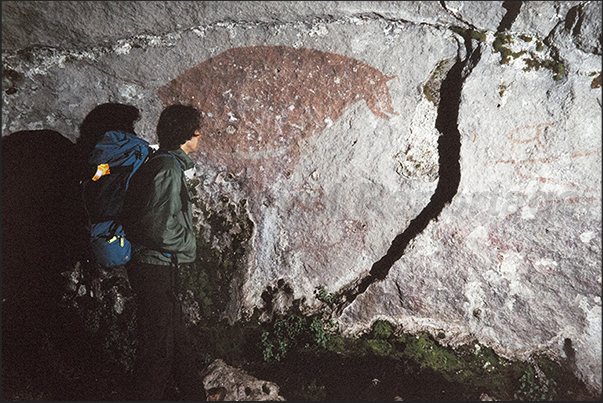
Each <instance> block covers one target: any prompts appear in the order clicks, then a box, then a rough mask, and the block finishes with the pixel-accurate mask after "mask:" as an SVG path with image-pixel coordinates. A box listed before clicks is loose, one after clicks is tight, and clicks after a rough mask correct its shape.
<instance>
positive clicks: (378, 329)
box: [372, 320, 394, 339]
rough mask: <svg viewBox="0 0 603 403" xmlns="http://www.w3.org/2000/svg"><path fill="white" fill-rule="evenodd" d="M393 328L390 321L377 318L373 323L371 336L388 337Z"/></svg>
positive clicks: (377, 337)
mask: <svg viewBox="0 0 603 403" xmlns="http://www.w3.org/2000/svg"><path fill="white" fill-rule="evenodd" d="M393 332H394V329H393V326H392V324H391V323H389V322H388V321H385V320H378V321H376V322H375V323H374V324H373V332H372V337H373V338H375V339H389V338H390V336H391V335H392V334H393Z"/></svg>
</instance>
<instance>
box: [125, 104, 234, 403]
mask: <svg viewBox="0 0 603 403" xmlns="http://www.w3.org/2000/svg"><path fill="white" fill-rule="evenodd" d="M199 127H200V113H199V111H198V110H197V109H195V108H194V107H192V106H186V105H171V106H168V107H167V108H165V109H164V110H163V112H162V113H161V115H160V117H159V122H158V124H157V137H158V140H159V150H157V151H156V152H155V153H154V154H153V155H152V156H151V157H150V158H149V159H148V160H147V161H146V162H145V163H144V164H143V165H142V166H141V167H140V168H139V169H138V171H136V172H135V173H134V175H133V176H132V178H131V179H130V184H129V187H128V191H127V194H126V200H125V203H124V217H123V225H124V229H125V232H126V237H127V238H128V239H129V240H130V242H131V243H132V245H133V250H134V251H135V252H133V256H132V259H131V261H130V262H129V264H128V278H129V280H130V284H131V286H132V289H133V290H134V292H135V293H136V297H137V303H138V311H137V322H138V327H137V329H138V333H137V335H138V350H137V357H136V361H135V364H134V373H133V383H132V398H133V399H134V400H161V399H162V398H163V395H164V392H165V390H166V386H167V384H168V380H169V378H170V376H171V375H173V378H174V380H175V381H176V383H177V386H178V388H179V390H180V392H181V393H182V398H183V400H206V392H205V389H204V387H203V383H202V379H201V377H200V373H199V368H198V366H197V361H196V354H195V350H194V349H193V347H192V346H193V344H192V342H191V339H190V337H191V336H190V335H189V334H187V331H188V330H187V329H186V327H185V325H184V321H183V317H182V309H181V306H180V302H179V300H178V297H177V295H178V289H177V285H178V283H179V281H178V265H179V264H181V263H192V262H194V261H195V259H196V241H195V233H194V230H193V220H192V206H191V202H190V199H189V195H188V190H187V187H186V179H185V176H184V171H186V170H188V169H190V168H193V167H194V163H193V161H192V160H191V158H190V157H189V154H190V153H192V152H195V151H196V150H197V148H198V146H199ZM212 397H213V396H212ZM222 398H223V397H222ZM209 400H220V399H213V398H210V399H209Z"/></svg>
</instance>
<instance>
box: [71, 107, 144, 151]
mask: <svg viewBox="0 0 603 403" xmlns="http://www.w3.org/2000/svg"><path fill="white" fill-rule="evenodd" d="M138 119H140V111H139V110H138V108H137V107H135V106H132V105H125V104H118V103H112V102H109V103H105V104H101V105H98V106H97V107H95V108H94V109H93V110H92V111H91V112H90V113H89V114H88V115H87V116H86V117H85V118H84V121H83V122H82V124H81V125H80V137H79V138H78V139H77V144H78V148H79V151H80V152H81V153H82V156H83V157H84V158H87V155H88V153H89V152H90V151H92V149H93V148H94V146H95V145H96V143H98V142H99V141H100V140H101V138H102V137H103V136H104V135H105V133H106V132H108V131H111V130H117V131H121V132H126V133H130V134H136V133H134V122H136V121H137V120H138Z"/></svg>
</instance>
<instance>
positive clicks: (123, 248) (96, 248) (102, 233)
mask: <svg viewBox="0 0 603 403" xmlns="http://www.w3.org/2000/svg"><path fill="white" fill-rule="evenodd" d="M90 236H91V238H90V247H91V248H92V253H93V255H94V258H95V259H96V262H97V263H98V264H99V265H100V266H101V267H105V268H109V267H114V266H119V265H122V264H126V263H127V262H128V261H129V260H130V257H131V256H132V245H131V244H130V242H129V241H128V240H127V239H126V237H125V233H124V230H123V228H122V226H121V225H120V224H117V223H115V221H104V222H100V223H95V224H92V225H91V228H90Z"/></svg>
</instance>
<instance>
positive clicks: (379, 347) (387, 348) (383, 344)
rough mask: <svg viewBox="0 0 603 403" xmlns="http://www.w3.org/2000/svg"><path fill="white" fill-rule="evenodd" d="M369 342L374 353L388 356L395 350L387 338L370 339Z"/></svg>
mask: <svg viewBox="0 0 603 403" xmlns="http://www.w3.org/2000/svg"><path fill="white" fill-rule="evenodd" d="M367 343H368V345H369V347H370V348H371V350H372V352H373V353H375V354H377V355H379V356H382V357H387V356H389V355H391V354H392V353H393V351H394V347H393V346H392V345H391V344H390V343H389V342H388V341H387V340H379V339H370V340H367Z"/></svg>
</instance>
